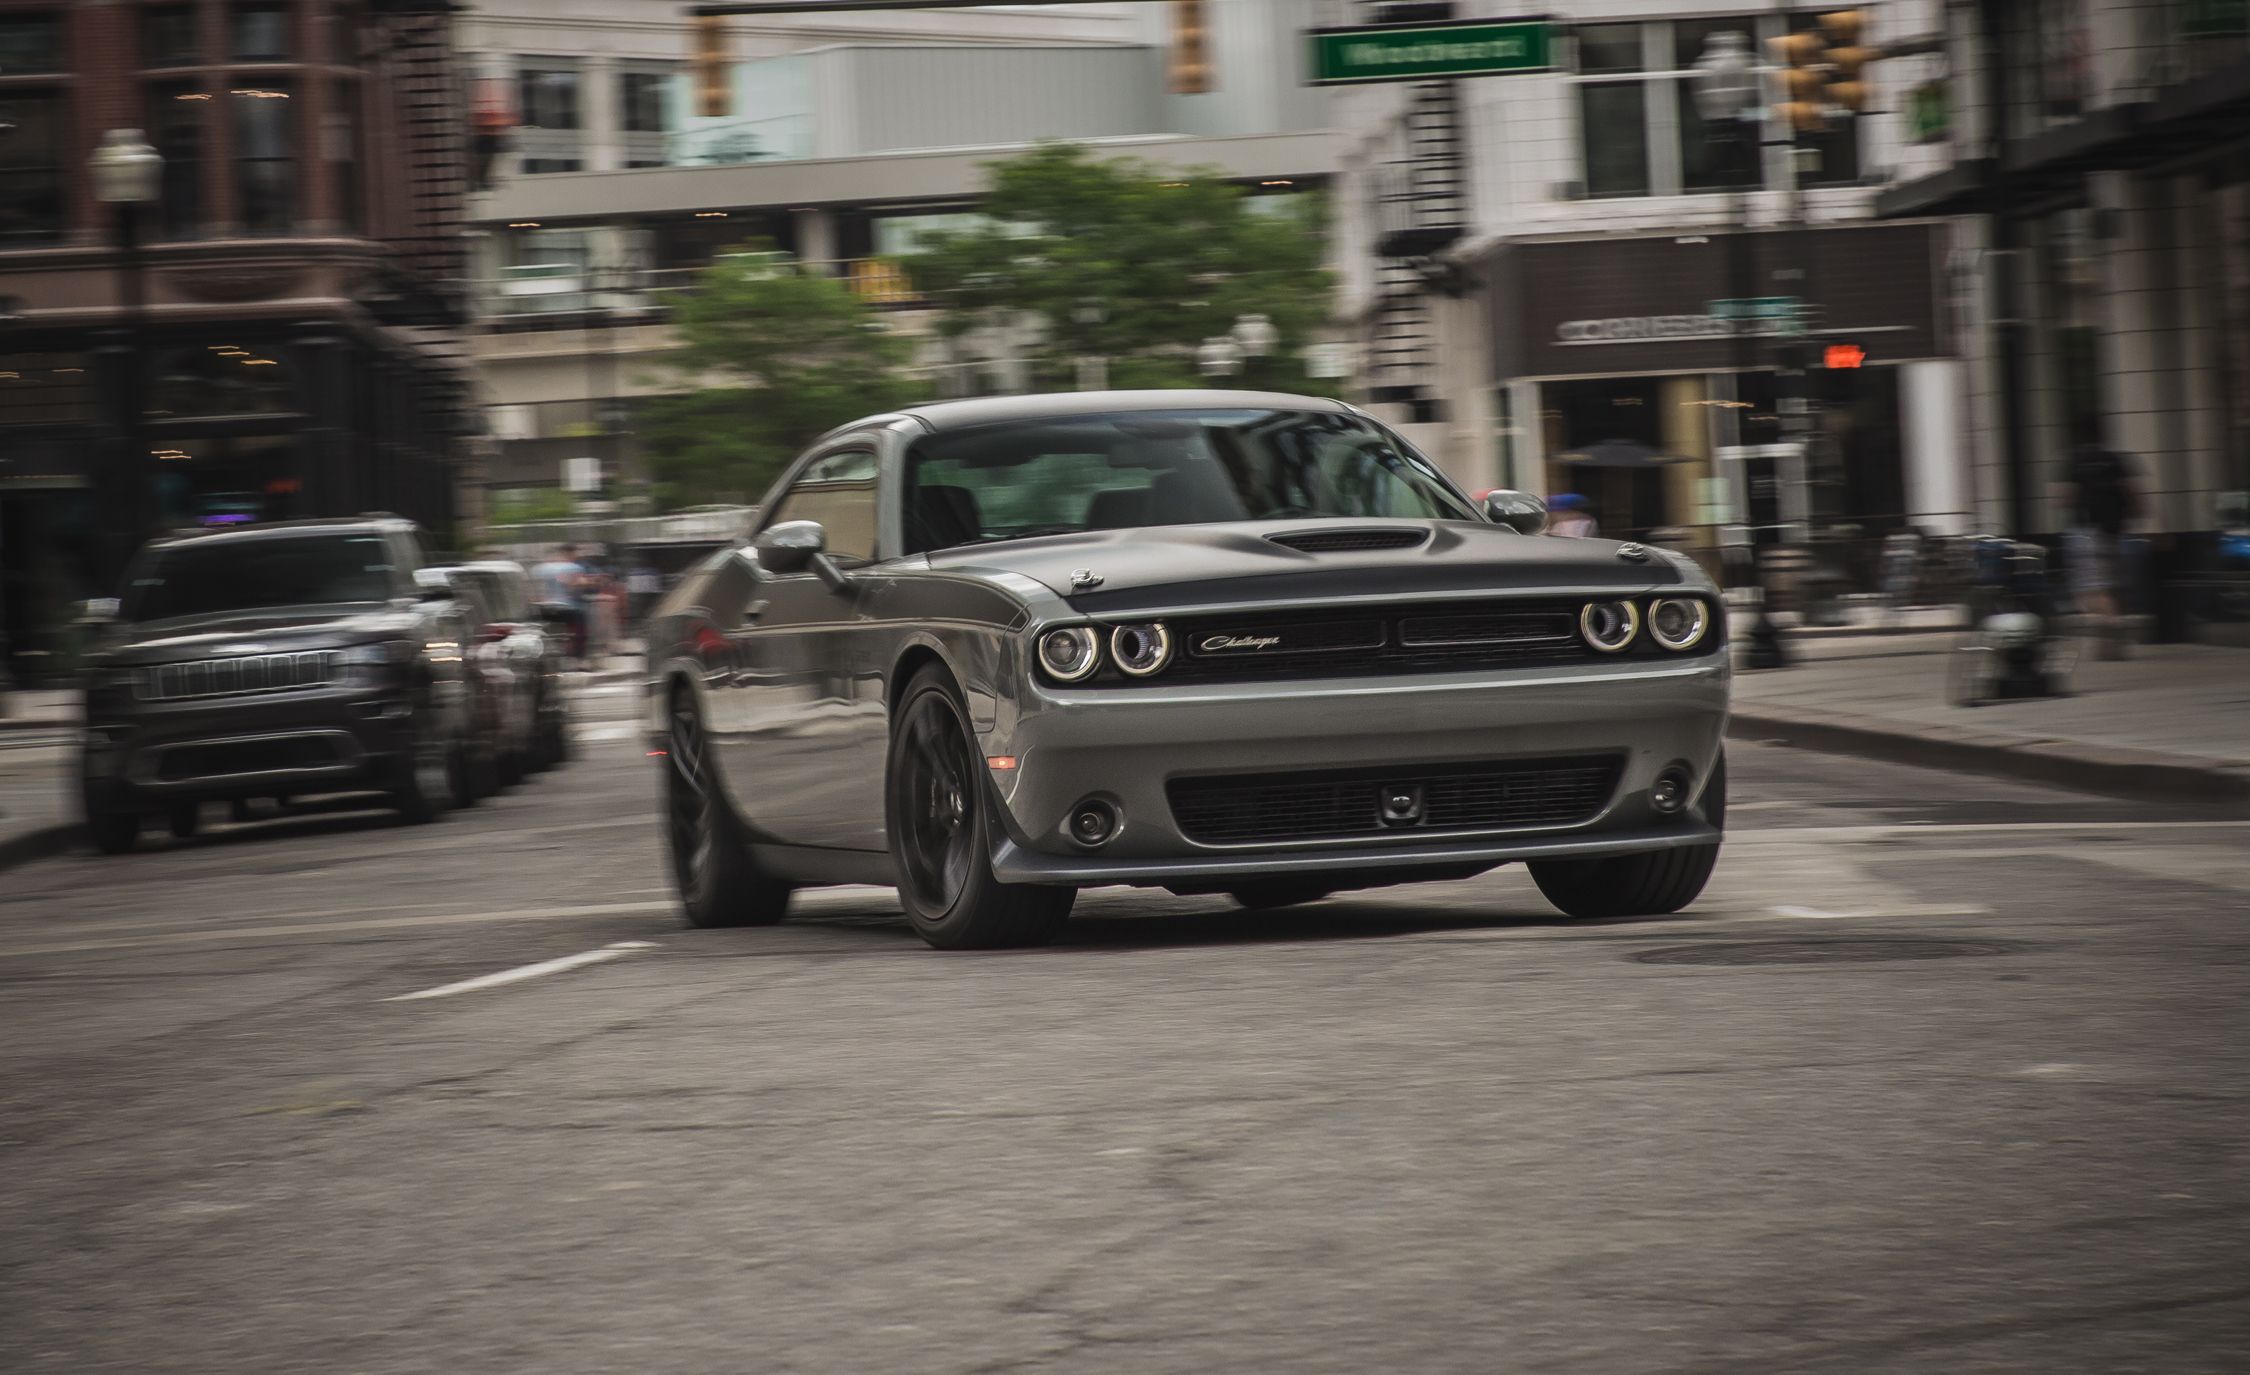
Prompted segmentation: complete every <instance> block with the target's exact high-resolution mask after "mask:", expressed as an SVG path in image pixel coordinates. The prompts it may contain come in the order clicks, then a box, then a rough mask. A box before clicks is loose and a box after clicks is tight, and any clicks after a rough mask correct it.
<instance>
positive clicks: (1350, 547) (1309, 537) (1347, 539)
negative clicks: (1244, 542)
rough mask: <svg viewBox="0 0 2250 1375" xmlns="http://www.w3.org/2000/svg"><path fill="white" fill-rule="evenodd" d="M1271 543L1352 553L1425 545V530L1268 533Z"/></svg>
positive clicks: (1304, 549) (1427, 535)
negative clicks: (1299, 533)
mask: <svg viewBox="0 0 2250 1375" xmlns="http://www.w3.org/2000/svg"><path fill="white" fill-rule="evenodd" d="M1266 538H1267V539H1269V540H1272V541H1273V542H1274V543H1275V544H1280V545H1286V546H1287V547H1289V548H1291V549H1296V550H1300V551H1302V552H1304V553H1307V554H1352V553H1359V552H1362V551H1365V550H1369V549H1412V548H1413V547H1415V546H1416V545H1418V544H1427V543H1429V540H1430V532H1429V531H1427V530H1307V531H1306V532H1304V533H1303V534H1301V535H1268V536H1266Z"/></svg>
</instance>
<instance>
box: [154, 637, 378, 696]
mask: <svg viewBox="0 0 2250 1375" xmlns="http://www.w3.org/2000/svg"><path fill="white" fill-rule="evenodd" d="M343 680H344V652H343V651H342V650H340V649H314V650H307V651H305V652H304V653H301V654H246V655H243V656H242V657H241V658H237V659H198V660H196V661H194V662H192V663H184V664H158V665H156V666H155V667H153V668H150V669H148V670H146V671H145V672H144V673H143V675H142V678H141V694H140V695H141V697H142V699H143V700H144V701H150V702H177V701H182V700H185V699H188V698H195V697H239V696H243V695H245V694H248V693H254V692H289V691H292V690H294V689H297V688H309V687H326V686H328V685H329V684H331V683H340V682H342V681H343Z"/></svg>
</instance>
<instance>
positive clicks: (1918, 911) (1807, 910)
mask: <svg viewBox="0 0 2250 1375" xmlns="http://www.w3.org/2000/svg"><path fill="white" fill-rule="evenodd" d="M1766 910H1767V911H1769V912H1771V913H1773V914H1774V915H1775V916H1777V917H1796V918H1799V919H1802V920H1806V921H1885V920H1890V919H1894V918H1903V917H1989V916H1991V915H1992V909H1991V908H1989V907H1961V906H1929V905H1920V904H1915V903H1894V904H1890V905H1887V906H1883V907H1875V908H1869V909H1868V910H1866V911H1861V912H1830V911H1826V910H1824V909H1822V908H1818V907H1786V906H1785V907H1769V908H1767V909H1766Z"/></svg>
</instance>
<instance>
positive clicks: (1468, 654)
mask: <svg viewBox="0 0 2250 1375" xmlns="http://www.w3.org/2000/svg"><path fill="white" fill-rule="evenodd" d="M1578 606H1579V604H1578V603H1577V602H1575V601H1572V602H1560V601H1555V600H1551V599H1550V600H1545V601H1537V600H1533V601H1523V600H1518V601H1510V602H1489V601H1488V602H1438V603H1423V604H1418V605H1402V606H1394V607H1366V608H1348V609H1346V608H1339V609H1337V610H1333V611H1260V610H1257V609H1256V608H1249V609H1246V610H1243V611H1239V612H1234V613H1222V614H1219V615H1212V616H1192V617H1188V618H1185V619H1182V620H1175V621H1172V622H1170V625H1171V628H1172V639H1173V642H1174V643H1175V644H1177V645H1179V647H1180V649H1179V653H1178V655H1177V657H1176V658H1174V660H1173V661H1172V663H1171V665H1170V666H1169V667H1168V668H1166V669H1165V670H1164V671H1163V672H1162V673H1159V674H1156V675H1155V676H1153V677H1150V678H1136V679H1123V680H1120V679H1119V678H1117V677H1116V676H1114V675H1105V676H1104V679H1103V681H1105V682H1112V683H1115V684H1117V685H1118V686H1125V685H1128V684H1138V683H1155V684H1164V683H1223V682H1258V681H1265V682H1271V681H1273V680H1275V679H1290V678H1338V677H1351V676H1355V675H1358V676H1365V675H1368V674H1378V673H1442V672H1445V671H1447V670H1451V669H1463V668H1482V667H1496V666H1508V667H1516V666H1528V665H1541V664H1572V663H1579V662H1582V661H1584V660H1586V659H1588V658H1591V657H1593V651H1592V650H1590V649H1588V648H1586V644H1585V642H1584V641H1583V640H1581V639H1579V638H1578Z"/></svg>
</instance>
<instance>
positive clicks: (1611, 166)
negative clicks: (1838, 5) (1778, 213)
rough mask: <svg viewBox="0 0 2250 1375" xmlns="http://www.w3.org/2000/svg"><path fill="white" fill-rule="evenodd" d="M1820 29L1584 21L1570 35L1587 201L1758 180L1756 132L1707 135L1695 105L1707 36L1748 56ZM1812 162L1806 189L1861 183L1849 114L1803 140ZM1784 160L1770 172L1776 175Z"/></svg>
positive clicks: (1804, 24) (1756, 19)
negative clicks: (1733, 43) (1790, 34)
mask: <svg viewBox="0 0 2250 1375" xmlns="http://www.w3.org/2000/svg"><path fill="white" fill-rule="evenodd" d="M1818 23H1819V16H1818V15H1816V14H1812V13H1805V14H1791V15H1787V16H1782V15H1773V14H1762V15H1761V14H1744V15H1723V16H1720V17H1717V18H1712V19H1694V20H1685V19H1683V20H1677V21H1674V20H1658V21H1651V22H1648V23H1633V24H1589V25H1585V26H1582V27H1580V28H1579V29H1578V30H1577V32H1576V34H1575V35H1574V44H1575V47H1576V51H1577V63H1576V68H1575V72H1576V75H1575V77H1574V78H1573V81H1574V84H1575V85H1576V86H1577V87H1578V92H1577V106H1578V125H1579V151H1580V156H1581V159H1582V163H1583V166H1584V168H1585V194H1587V195H1588V196H1651V195H1654V196H1670V195H1678V194H1681V193H1683V192H1711V191H1731V190H1745V189H1755V188H1760V187H1763V186H1764V185H1765V184H1766V175H1765V173H1766V159H1765V156H1764V151H1763V148H1762V147H1761V143H1762V141H1763V140H1765V139H1770V138H1775V137H1777V136H1778V135H1777V134H1776V133H1774V132H1772V131H1770V130H1768V129H1766V128H1764V127H1763V126H1761V127H1757V128H1752V129H1747V130H1743V131H1739V132H1738V131H1732V130H1723V129H1715V128H1713V127H1712V126H1711V125H1710V124H1709V123H1707V122H1706V121H1705V120H1704V118H1703V116H1702V113H1701V111H1699V110H1698V109H1697V108H1696V104H1695V63H1696V60H1697V59H1698V58H1700V57H1702V56H1703V52H1704V49H1705V47H1706V46H1707V45H1708V44H1709V43H1710V41H1711V39H1712V37H1713V36H1715V35H1717V34H1722V33H1739V34H1741V35H1742V36H1743V37H1744V38H1745V39H1746V40H1748V42H1749V44H1750V46H1751V47H1752V49H1753V50H1754V51H1758V52H1761V53H1762V52H1763V51H1764V50H1765V44H1766V42H1767V40H1769V39H1773V38H1778V37H1779V36H1781V34H1782V33H1783V32H1785V31H1796V30H1800V29H1805V28H1811V27H1814V26H1816V25H1817V24H1818ZM1800 141H1801V143H1802V144H1803V145H1804V146H1805V147H1808V148H1812V149H1814V150H1816V152H1817V159H1816V160H1814V161H1812V162H1811V164H1810V165H1808V166H1807V167H1805V168H1804V170H1803V172H1802V173H1801V175H1802V177H1803V180H1804V181H1805V183H1806V184H1808V185H1830V184H1840V183H1850V182H1855V181H1857V180H1859V176H1860V158H1859V129H1858V122H1857V121H1856V120H1854V119H1851V118H1848V117H1846V118H1841V119H1838V120H1837V121H1836V122H1835V123H1834V124H1833V125H1831V126H1830V127H1829V128H1827V129H1825V130H1822V131H1819V132H1817V133H1807V134H1804V135H1802V136H1801V138H1800ZM1786 165H1787V164H1786V163H1785V162H1777V163H1776V166H1775V171H1776V173H1777V174H1784V173H1783V169H1784V168H1785V167H1786Z"/></svg>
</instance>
